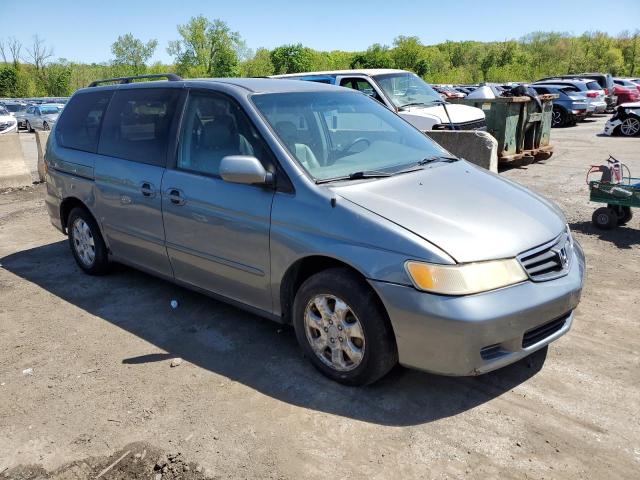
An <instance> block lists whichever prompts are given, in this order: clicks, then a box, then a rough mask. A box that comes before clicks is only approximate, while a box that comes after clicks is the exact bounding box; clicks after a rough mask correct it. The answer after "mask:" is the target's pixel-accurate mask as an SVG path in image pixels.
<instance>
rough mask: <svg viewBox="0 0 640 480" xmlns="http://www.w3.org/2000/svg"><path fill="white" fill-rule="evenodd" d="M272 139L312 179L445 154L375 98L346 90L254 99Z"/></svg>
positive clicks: (393, 166)
mask: <svg viewBox="0 0 640 480" xmlns="http://www.w3.org/2000/svg"><path fill="white" fill-rule="evenodd" d="M252 101H253V103H254V104H255V106H256V107H257V109H258V111H259V112H260V113H261V114H262V116H263V117H264V118H265V119H266V121H267V122H268V123H269V125H270V126H271V127H272V128H273V130H274V131H275V133H276V135H277V136H278V137H279V138H280V140H281V141H282V143H283V144H284V145H285V146H286V148H287V149H288V150H289V152H290V153H291V154H292V155H293V157H295V158H296V159H297V160H298V162H299V163H300V165H302V167H303V168H304V169H305V170H306V171H307V172H309V174H310V175H311V176H312V177H313V178H314V179H316V181H318V180H327V179H332V178H338V177H344V176H349V175H351V174H354V173H356V172H367V171H371V170H375V171H376V172H380V171H384V172H386V173H390V174H391V173H394V172H397V171H399V170H402V169H403V168H406V167H407V166H408V165H410V164H415V163H417V162H420V161H421V160H422V159H424V158H425V157H430V156H439V155H447V152H446V151H445V150H443V149H442V148H441V147H440V146H438V145H437V144H435V143H434V142H432V141H431V140H430V139H429V138H428V137H427V136H426V135H424V134H422V133H421V132H420V131H419V130H416V129H415V128H414V127H412V126H411V125H409V124H408V123H407V122H405V121H404V120H402V119H401V118H400V117H398V116H397V115H396V114H395V113H393V112H391V110H389V109H388V108H386V107H384V106H382V105H381V104H379V103H378V102H376V101H375V100H372V99H370V98H369V97H367V96H365V95H362V94H360V93H352V92H350V91H349V92H294V93H270V94H261V95H254V96H253V97H252Z"/></svg>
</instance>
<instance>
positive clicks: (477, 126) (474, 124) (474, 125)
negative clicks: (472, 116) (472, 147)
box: [433, 119, 487, 130]
mask: <svg viewBox="0 0 640 480" xmlns="http://www.w3.org/2000/svg"><path fill="white" fill-rule="evenodd" d="M433 129H434V130H486V129H487V122H486V121H485V120H484V119H481V120H472V121H471V122H461V123H454V124H451V123H438V124H436V125H434V126H433Z"/></svg>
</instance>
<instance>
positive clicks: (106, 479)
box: [0, 442, 213, 480]
mask: <svg viewBox="0 0 640 480" xmlns="http://www.w3.org/2000/svg"><path fill="white" fill-rule="evenodd" d="M210 478H213V477H212V475H211V473H210V472H206V471H204V470H203V469H202V467H200V466H199V465H197V464H195V463H193V462H189V461H187V459H185V458H184V457H183V456H182V454H181V453H180V452H177V453H165V452H162V451H161V450H159V449H157V448H155V447H153V446H151V445H149V444H147V443H142V442H138V443H132V444H129V445H127V446H126V447H124V448H123V449H121V450H119V451H117V452H116V453H114V454H113V455H111V456H109V457H89V458H86V459H84V460H78V461H75V462H71V463H68V464H66V465H63V466H62V467H60V468H58V469H56V470H55V471H52V472H47V471H46V470H45V469H44V468H42V467H40V466H37V465H19V466H17V467H15V468H12V469H10V470H7V471H6V472H4V473H2V474H0V479H2V480H4V479H10V480H89V479H91V480H93V479H96V480H97V479H100V480H133V479H151V480H178V479H180V480H205V479H210Z"/></svg>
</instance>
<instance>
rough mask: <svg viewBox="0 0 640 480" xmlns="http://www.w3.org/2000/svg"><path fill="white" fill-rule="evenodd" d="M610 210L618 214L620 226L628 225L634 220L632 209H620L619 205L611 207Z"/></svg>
mask: <svg viewBox="0 0 640 480" xmlns="http://www.w3.org/2000/svg"><path fill="white" fill-rule="evenodd" d="M609 208H610V209H612V210H613V211H614V212H616V215H617V217H618V225H626V224H627V223H629V222H630V221H631V219H632V218H633V212H632V211H631V207H620V206H618V205H609Z"/></svg>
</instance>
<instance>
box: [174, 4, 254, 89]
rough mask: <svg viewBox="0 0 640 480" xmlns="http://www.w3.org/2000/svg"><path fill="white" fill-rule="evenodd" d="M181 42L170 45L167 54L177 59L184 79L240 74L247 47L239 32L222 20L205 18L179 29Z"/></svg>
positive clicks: (179, 26) (192, 21)
mask: <svg viewBox="0 0 640 480" xmlns="http://www.w3.org/2000/svg"><path fill="white" fill-rule="evenodd" d="M178 33H179V34H180V37H181V38H180V40H174V41H172V42H169V47H168V48H167V52H168V53H169V54H170V55H172V56H174V57H175V62H176V69H177V72H178V73H179V74H180V75H183V76H188V77H195V76H204V77H232V76H235V75H237V74H238V61H239V57H240V55H242V54H244V53H245V52H246V46H245V44H244V42H243V41H242V39H241V38H240V34H239V33H238V32H232V31H231V29H230V28H229V26H228V25H227V24H226V23H225V22H223V21H222V20H218V19H216V20H213V21H210V20H208V19H207V18H205V17H204V16H202V15H199V16H197V17H192V18H191V20H189V22H188V23H186V24H185V25H178Z"/></svg>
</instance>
